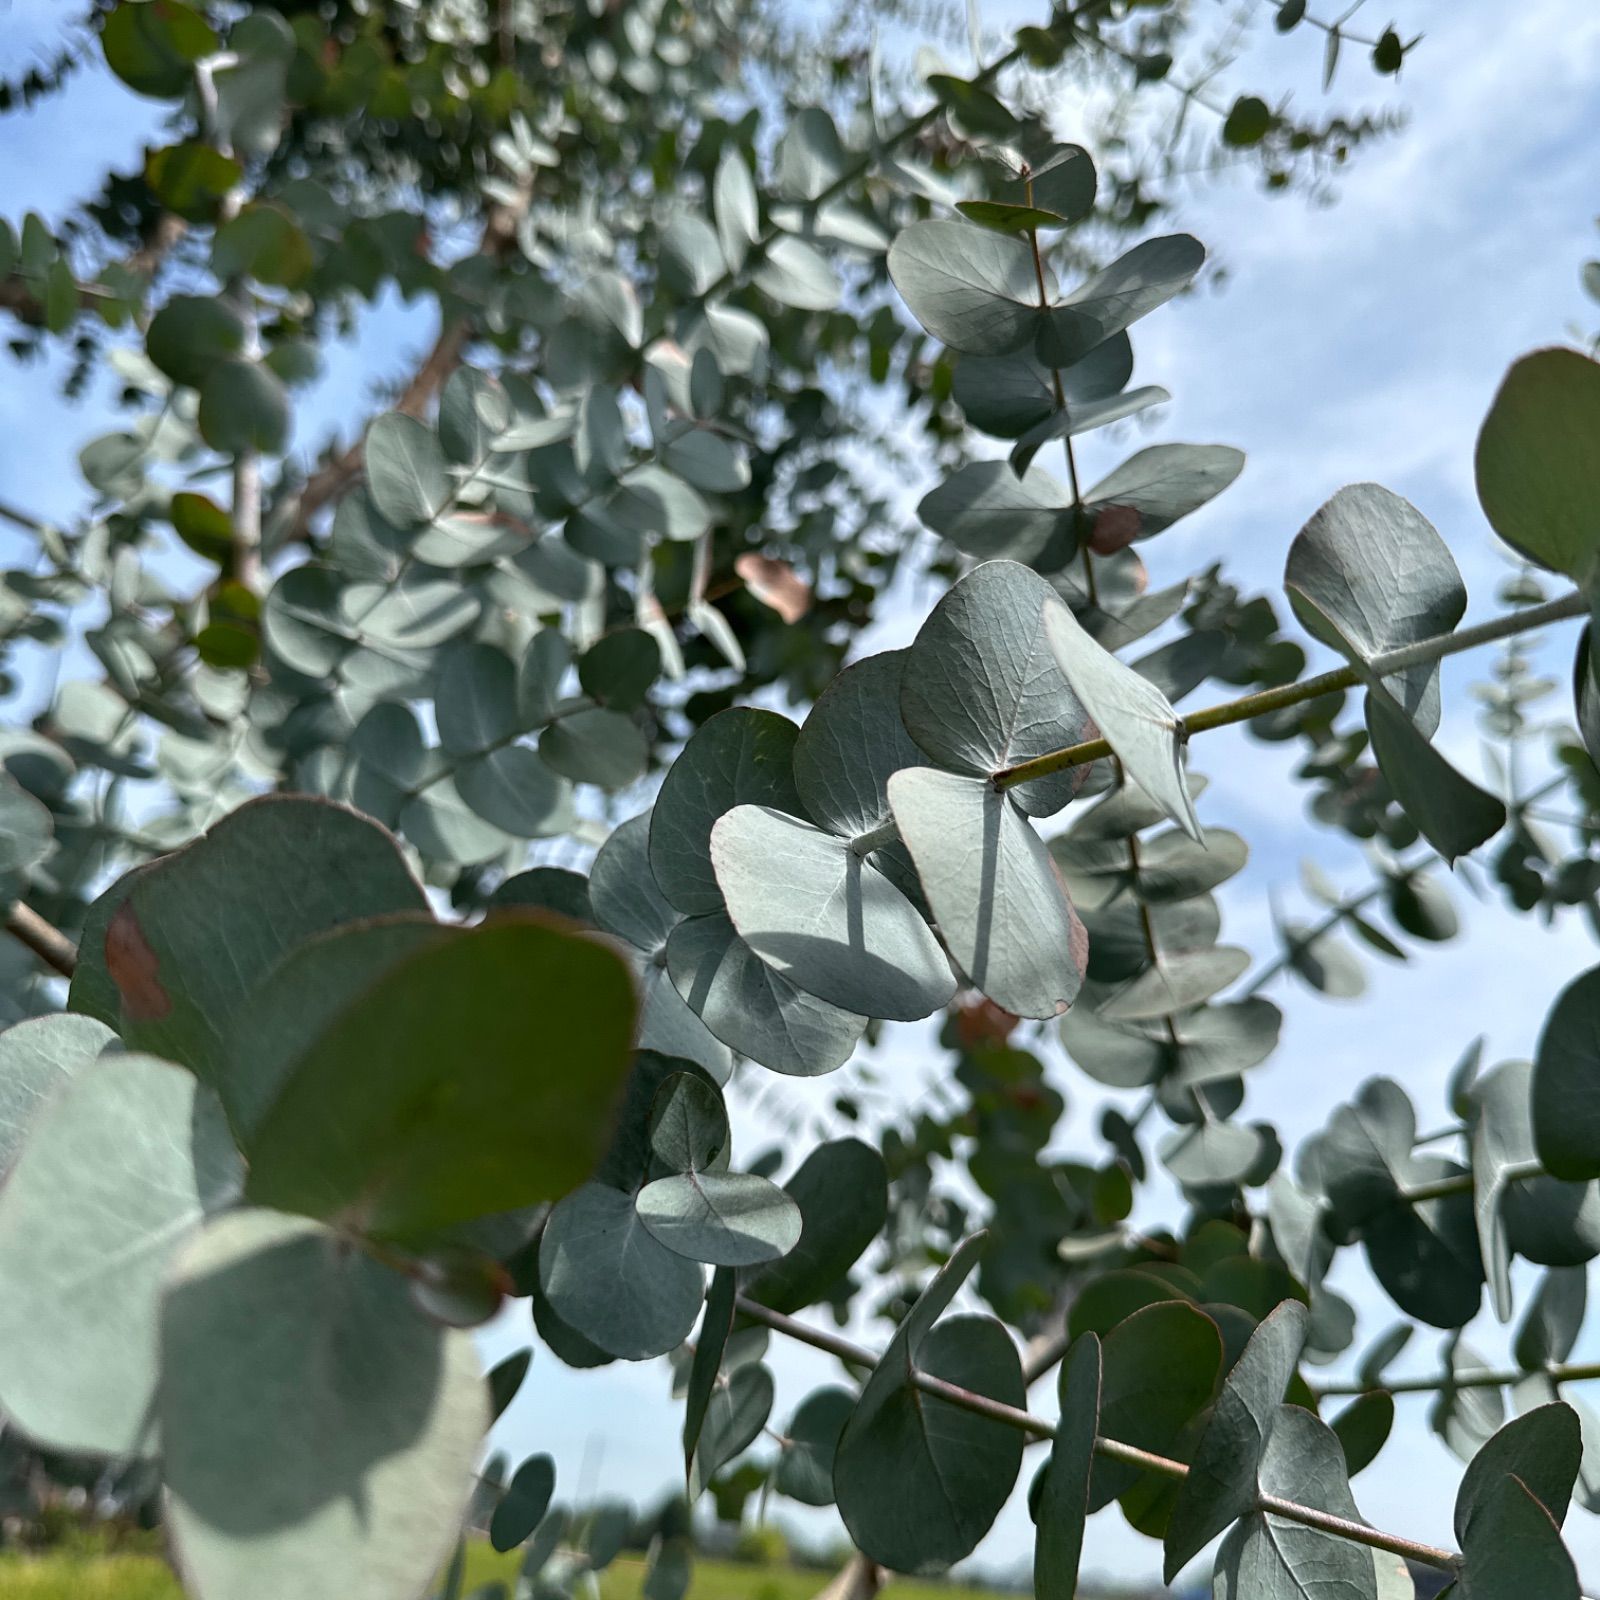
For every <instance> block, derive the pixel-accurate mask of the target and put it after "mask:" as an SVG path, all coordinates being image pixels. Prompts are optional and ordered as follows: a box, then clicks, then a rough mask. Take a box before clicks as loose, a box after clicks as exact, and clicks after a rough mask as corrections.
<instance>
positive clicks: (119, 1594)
mask: <svg viewBox="0 0 1600 1600" xmlns="http://www.w3.org/2000/svg"><path fill="white" fill-rule="evenodd" d="M520 1554H521V1553H520V1552H519V1551H512V1552H511V1553H510V1554H509V1555H503V1556H502V1555H496V1554H495V1552H494V1551H493V1550H491V1549H490V1548H489V1547H488V1545H486V1544H478V1545H474V1546H473V1547H472V1548H471V1550H470V1551H469V1552H468V1555H467V1575H466V1582H465V1583H464V1584H463V1586H462V1592H463V1594H471V1592H472V1591H473V1589H475V1588H476V1587H477V1586H478V1585H479V1584H482V1583H490V1582H493V1581H494V1580H495V1579H500V1580H501V1581H503V1582H504V1583H505V1585H506V1588H507V1591H508V1592H509V1591H510V1589H511V1587H512V1584H513V1582H514V1580H515V1578H516V1575H517V1566H518V1563H519V1560H520ZM643 1581H644V1563H643V1562H642V1561H639V1560H637V1559H635V1558H633V1557H628V1556H624V1557H621V1558H619V1559H618V1560H617V1561H614V1562H613V1563H612V1564H611V1566H610V1567H608V1568H607V1569H606V1571H605V1572H603V1573H601V1575H600V1597H601V1600H638V1595H639V1589H640V1585H641V1584H642V1583H643ZM827 1581H828V1574H826V1573H822V1572H802V1571H799V1570H797V1569H795V1568H793V1567H748V1566H740V1565H738V1564H736V1563H734V1562H731V1561H696V1562H695V1566H694V1581H693V1583H692V1584H691V1585H690V1587H689V1600H811V1597H812V1596H813V1595H815V1594H816V1593H817V1591H818V1590H819V1589H821V1588H822V1586H823V1585H824V1584H825V1583H826V1582H827ZM888 1593H889V1594H890V1595H891V1596H892V1597H893V1600H956V1597H959V1600H1000V1597H999V1596H995V1595H989V1594H986V1593H985V1592H984V1591H982V1590H978V1589H958V1588H955V1587H953V1586H952V1585H949V1584H939V1583H916V1582H913V1581H912V1580H910V1579H898V1580H896V1581H895V1582H894V1583H893V1584H891V1585H890V1588H889V1591H888ZM0 1600H181V1591H180V1590H179V1588H178V1584H177V1580H176V1579H174V1577H173V1576H172V1572H171V1570H170V1569H169V1568H168V1566H167V1564H166V1563H165V1562H164V1561H163V1560H162V1559H161V1558H160V1557H159V1556H152V1555H68V1554H61V1553H54V1552H53V1553H48V1554H44V1555H36V1556H35V1555H15V1554H3V1555H0Z"/></svg>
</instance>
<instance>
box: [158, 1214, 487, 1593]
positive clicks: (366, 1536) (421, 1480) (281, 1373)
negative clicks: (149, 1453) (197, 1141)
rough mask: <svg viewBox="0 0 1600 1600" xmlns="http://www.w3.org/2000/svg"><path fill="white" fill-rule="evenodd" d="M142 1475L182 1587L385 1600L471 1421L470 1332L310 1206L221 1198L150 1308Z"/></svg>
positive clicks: (454, 1514) (463, 1488)
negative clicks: (157, 1397)
mask: <svg viewBox="0 0 1600 1600" xmlns="http://www.w3.org/2000/svg"><path fill="white" fill-rule="evenodd" d="M161 1370H162V1383H161V1431H162V1476H163V1478H164V1480H165V1483H166V1488H167V1494H168V1500H167V1508H166V1524H167V1528H168V1530H169V1532H170V1534H171V1537H172V1539H173V1542H174V1545H175V1547H176V1552H177V1564H178V1566H179V1568H180V1569H181V1570H182V1571H183V1573H184V1575H185V1577H186V1579H187V1580H188V1582H189V1583H190V1585H191V1586H192V1587H193V1589H194V1592H195V1593H196V1594H197V1595H199V1596H201V1597H202V1600H211V1597H226V1600H279V1597H281V1596H283V1595H285V1594H288V1593H293V1594H296V1595H302V1596H305V1597H306V1600H385V1597H387V1596H390V1595H393V1594H395V1593H398V1592H404V1591H407V1590H410V1589H415V1588H418V1587H420V1585H421V1584H422V1583H423V1582H424V1581H426V1578H427V1575H428V1574H431V1573H434V1572H436V1571H437V1570H438V1569H439V1567H440V1566H441V1565H442V1564H443V1562H444V1560H445V1558H446V1556H447V1555H448V1554H449V1551H450V1547H451V1545H452V1544H453V1542H454V1541H455V1538H456V1535H457V1532H458V1530H459V1527H460V1523H461V1517H462V1514H463V1512H464V1511H465V1509H466V1503H467V1498H468V1492H469V1490H470V1487H471V1472H472V1467H473V1463H474V1461H475V1460H476V1458H477V1455H478V1452H479V1449H480V1448H481V1443H482V1439H483V1434H484V1430H485V1429H486V1428H487V1426H488V1420H489V1417H488V1405H487V1396H486V1391H485V1387H484V1383H483V1378H482V1376H481V1372H480V1369H479V1366H478V1359H477V1355H476V1353H475V1352H474V1349H473V1341H472V1337H471V1335H470V1334H466V1333H463V1332H460V1331H458V1330H450V1329H445V1328H441V1327H440V1326H439V1325H438V1324H437V1323H434V1322H430V1321H429V1320H428V1319H427V1318H425V1317H422V1316H421V1315H419V1314H418V1313H417V1312H416V1311H415V1310H414V1309H413V1308H412V1306H411V1304H410V1302H409V1300H408V1298H407V1295H406V1284H405V1280H404V1279H403V1278H401V1277H400V1276H399V1275H398V1274H397V1273H394V1272H391V1271H390V1270H389V1269H388V1268H387V1267H382V1266H379V1265H378V1264H377V1263H375V1262H373V1261H371V1260H370V1259H368V1257H367V1256H365V1255H364V1254H363V1253H362V1252H361V1251H360V1250H359V1249H352V1248H351V1246H350V1244H349V1242H348V1241H347V1240H345V1239H342V1238H340V1237H339V1236H337V1235H335V1234H334V1233H332V1232H330V1231H329V1230H327V1229H325V1228H322V1227H319V1226H318V1225H317V1224H315V1223H311V1222H305V1221H301V1220H298V1219H295V1218H290V1217H281V1216H275V1215H273V1214H272V1213H271V1212H266V1211H240V1212H235V1213H233V1214H231V1215H229V1216H226V1217H221V1218H218V1219H217V1220H216V1221H215V1222H213V1223H212V1224H211V1225H210V1226H209V1227H207V1228H206V1229H205V1230H203V1231H202V1232H201V1233H200V1234H199V1235H198V1236H197V1237H196V1238H195V1239H194V1240H193V1241H192V1242H191V1243H190V1244H189V1245H188V1246H187V1247H186V1248H185V1249H184V1251H183V1253H182V1255H181V1256H180V1257H179V1259H178V1262H177V1264H176V1266H175V1268H174V1272H173V1275H172V1278H171V1280H170V1282H169V1286H168V1290H167V1295H166V1300H165V1303H164V1305H163V1307H162V1313H161Z"/></svg>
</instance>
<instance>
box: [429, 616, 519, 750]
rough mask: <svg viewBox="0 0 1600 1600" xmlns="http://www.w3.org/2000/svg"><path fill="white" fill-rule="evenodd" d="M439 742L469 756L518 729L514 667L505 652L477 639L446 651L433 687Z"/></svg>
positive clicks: (447, 748) (504, 738)
mask: <svg viewBox="0 0 1600 1600" xmlns="http://www.w3.org/2000/svg"><path fill="white" fill-rule="evenodd" d="M434 714H435V717H436V718H437V721H438V724H439V742H440V743H441V744H442V745H443V746H444V748H445V749H446V750H447V751H448V752H449V753H450V754H451V755H453V756H472V755H477V754H478V753H479V751H482V750H487V749H489V748H490V746H492V745H498V744H503V743H505V741H506V740H507V739H509V738H510V737H511V736H512V734H514V733H516V732H517V731H518V724H519V721H520V718H519V716H518V706H517V685H516V669H515V668H514V667H513V666H512V664H511V658H510V656H508V655H507V654H506V653H505V651H503V650H498V649H496V648H495V647H494V646H493V645H492V644H482V643H480V642H477V641H473V642H472V643H463V644H457V645H453V646H452V647H451V648H450V649H448V650H446V651H445V652H444V657H443V661H442V662H441V664H440V668H439V681H438V685H437V687H436V689H435V691H434Z"/></svg>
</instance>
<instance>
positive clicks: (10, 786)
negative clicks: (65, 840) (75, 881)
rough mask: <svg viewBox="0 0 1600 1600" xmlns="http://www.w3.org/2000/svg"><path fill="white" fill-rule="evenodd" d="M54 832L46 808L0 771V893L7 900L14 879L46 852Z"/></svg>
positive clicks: (48, 849) (14, 889) (12, 889)
mask: <svg viewBox="0 0 1600 1600" xmlns="http://www.w3.org/2000/svg"><path fill="white" fill-rule="evenodd" d="M54 832H55V825H54V823H53V822H52V821H51V817H50V809H49V807H48V806H45V805H41V804H40V802H39V801H38V800H36V799H34V797H33V796H32V795H31V794H29V793H28V791H27V790H26V789H24V788H23V787H22V785H21V784H19V783H18V782H17V781H16V780H15V779H14V778H12V777H11V776H10V774H9V773H4V772H0V892H3V893H5V895H6V897H7V898H8V899H9V898H11V896H12V895H13V894H14V893H15V892H16V890H17V888H18V887H19V884H18V883H17V882H16V880H17V879H19V878H20V877H21V876H22V875H23V874H24V873H26V872H27V871H28V870H29V869H30V868H32V867H36V866H38V864H39V863H40V862H41V861H43V860H44V859H45V857H46V856H48V855H49V854H50V845H51V841H52V838H53V836H54Z"/></svg>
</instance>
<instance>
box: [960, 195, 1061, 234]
mask: <svg viewBox="0 0 1600 1600" xmlns="http://www.w3.org/2000/svg"><path fill="white" fill-rule="evenodd" d="M956 210H957V211H959V212H960V213H961V215H962V216H964V217H965V218H966V219H967V221H968V222H976V223H977V224H978V226H979V227H980V228H993V229H994V231H995V232H996V233H1028V232H1031V231H1032V230H1034V229H1036V228H1065V227H1067V226H1068V219H1067V218H1066V217H1061V216H1057V215H1056V213H1055V212H1054V211H1045V210H1044V209H1042V208H1041V207H1039V206H1016V205H1010V204H1008V203H1006V202H1005V201H1002V200H958V201H956Z"/></svg>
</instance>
